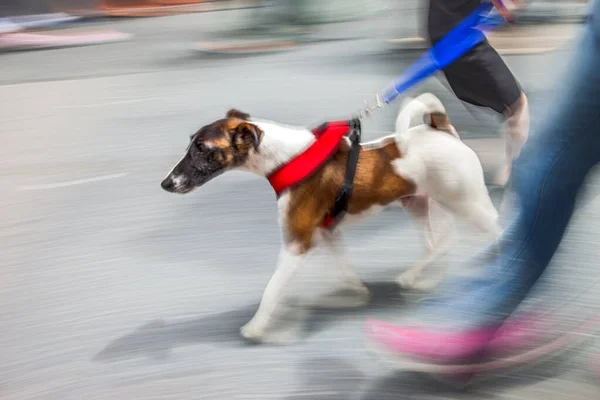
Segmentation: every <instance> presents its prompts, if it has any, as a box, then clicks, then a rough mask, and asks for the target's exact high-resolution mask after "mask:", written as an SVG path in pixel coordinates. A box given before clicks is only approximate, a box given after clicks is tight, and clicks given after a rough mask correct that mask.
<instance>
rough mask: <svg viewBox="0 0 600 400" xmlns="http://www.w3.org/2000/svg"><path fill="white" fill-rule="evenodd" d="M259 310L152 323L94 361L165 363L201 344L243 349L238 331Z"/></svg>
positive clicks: (125, 338) (242, 341)
mask: <svg viewBox="0 0 600 400" xmlns="http://www.w3.org/2000/svg"><path fill="white" fill-rule="evenodd" d="M257 307H258V305H253V306H249V307H244V308H242V309H239V310H234V311H228V312H224V313H220V314H215V315H210V316H207V317H203V318H198V319H194V320H190V321H183V322H176V323H172V324H168V323H165V321H163V320H156V321H152V322H150V323H148V324H145V325H142V326H141V327H139V328H138V329H136V330H135V331H134V332H132V333H130V334H129V335H125V336H123V337H121V338H118V339H116V340H114V341H112V342H111V343H109V344H108V345H107V346H106V347H105V348H104V349H103V350H102V351H101V352H100V353H98V354H97V355H96V356H95V357H94V358H93V360H94V361H118V360H122V359H131V358H136V357H150V358H155V359H165V358H166V357H167V356H168V353H169V351H170V350H171V349H172V348H173V347H180V346H186V345H193V344H199V343H228V344H230V345H231V344H233V345H238V346H244V345H247V343H246V342H244V340H243V338H242V337H241V336H240V335H239V329H240V327H241V326H242V325H244V324H245V323H246V322H248V321H249V320H250V318H252V316H253V315H254V312H255V311H256V309H257Z"/></svg>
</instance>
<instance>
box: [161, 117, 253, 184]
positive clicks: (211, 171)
mask: <svg viewBox="0 0 600 400" xmlns="http://www.w3.org/2000/svg"><path fill="white" fill-rule="evenodd" d="M249 118H250V116H249V115H248V114H245V113H243V112H240V111H238V110H229V111H228V112H227V115H226V116H225V118H224V119H220V120H217V121H215V122H213V123H212V124H209V125H206V126H204V127H202V128H201V129H200V130H199V131H198V132H196V133H195V134H194V135H192V136H191V138H190V144H189V145H188V147H187V149H186V151H185V154H184V155H183V157H182V158H181V160H179V162H178V163H177V164H176V165H175V166H174V167H173V169H172V170H171V172H170V173H169V174H168V175H167V177H166V178H165V179H164V180H163V181H162V183H161V186H162V188H163V189H165V190H166V191H168V192H173V193H189V192H191V191H192V190H194V189H195V188H197V187H199V186H202V185H203V184H205V183H206V182H208V181H210V180H211V179H213V178H215V177H216V176H218V175H220V174H222V173H223V172H225V171H227V170H229V169H233V168H236V167H240V166H242V165H243V164H244V163H245V162H246V160H247V159H248V156H249V155H250V153H251V152H253V151H254V152H255V151H258V147H259V145H260V142H261V140H262V137H263V132H262V131H261V130H260V129H259V128H258V127H257V126H256V125H254V124H252V123H250V122H248V120H249Z"/></svg>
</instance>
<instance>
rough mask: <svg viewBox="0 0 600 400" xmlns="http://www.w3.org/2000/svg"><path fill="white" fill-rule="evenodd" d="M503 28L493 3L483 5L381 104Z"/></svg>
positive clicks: (384, 96) (406, 74)
mask: <svg viewBox="0 0 600 400" xmlns="http://www.w3.org/2000/svg"><path fill="white" fill-rule="evenodd" d="M502 24H504V19H503V18H502V16H501V15H500V13H498V12H497V11H495V10H494V6H493V5H492V4H491V3H485V4H482V5H481V6H479V7H478V8H477V9H476V10H475V11H474V12H473V13H472V14H471V15H469V16H468V17H467V18H465V19H464V20H463V21H462V22H461V23H460V24H459V25H458V26H457V27H456V28H454V29H453V30H452V31H450V32H449V33H448V34H447V35H446V36H444V37H443V38H442V40H440V41H439V42H438V43H436V45H435V46H433V47H432V48H431V49H429V51H427V52H426V53H425V54H423V55H422V56H421V57H420V58H419V59H418V60H417V61H415V62H414V63H413V64H412V65H411V66H410V67H409V68H408V69H407V70H406V71H404V73H403V74H402V75H400V76H399V77H398V78H396V79H395V80H394V82H392V84H391V85H390V86H388V87H387V88H386V89H384V90H383V92H382V93H381V100H382V101H383V102H384V103H385V104H390V103H391V102H392V101H394V100H395V99H396V97H398V96H399V95H400V94H401V93H403V92H404V91H406V90H408V89H409V88H411V87H412V86H414V85H416V84H417V83H419V82H421V81H422V80H424V79H426V78H427V77H429V76H431V75H433V74H434V73H436V72H437V71H439V70H442V69H444V68H446V67H447V66H448V65H450V64H452V63H453V62H454V61H455V60H456V59H458V58H459V57H460V56H462V55H463V54H465V53H466V52H468V51H469V50H471V49H472V48H473V47H475V46H476V45H477V44H479V43H481V42H482V41H484V40H485V34H484V32H486V31H490V30H492V29H494V28H496V27H497V26H500V25H502Z"/></svg>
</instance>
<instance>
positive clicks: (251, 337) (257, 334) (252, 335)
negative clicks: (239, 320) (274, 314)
mask: <svg viewBox="0 0 600 400" xmlns="http://www.w3.org/2000/svg"><path fill="white" fill-rule="evenodd" d="M240 333H241V335H242V336H243V337H244V339H246V340H248V341H250V342H253V343H262V342H264V336H265V327H264V326H263V324H259V323H257V322H256V321H254V320H251V321H250V322H248V323H247V324H246V325H244V326H242V327H241V328H240Z"/></svg>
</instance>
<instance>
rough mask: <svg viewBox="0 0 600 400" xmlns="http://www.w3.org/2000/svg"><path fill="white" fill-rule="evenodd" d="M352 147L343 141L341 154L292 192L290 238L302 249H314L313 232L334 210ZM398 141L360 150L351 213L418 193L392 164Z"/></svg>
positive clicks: (287, 231)
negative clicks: (330, 211)
mask: <svg viewBox="0 0 600 400" xmlns="http://www.w3.org/2000/svg"><path fill="white" fill-rule="evenodd" d="M348 153H349V145H348V143H347V142H342V144H341V145H340V149H339V150H338V152H337V153H336V154H335V155H334V157H332V159H331V160H329V161H328V162H327V163H326V164H325V165H324V166H323V167H322V168H321V169H320V170H319V171H318V172H316V173H315V174H314V175H313V176H312V177H310V178H309V179H308V180H306V181H305V182H303V183H302V184H300V185H299V186H297V187H295V188H292V189H290V193H289V196H290V203H289V207H288V210H287V214H288V215H287V226H286V227H284V232H286V234H287V235H288V237H287V239H288V240H291V241H294V242H296V243H297V244H299V250H300V251H302V252H306V251H308V250H309V249H310V248H311V247H312V239H313V235H314V232H315V231H316V230H317V229H318V228H319V227H320V225H321V223H322V222H323V220H324V218H325V217H326V216H327V213H328V212H329V210H330V209H331V208H332V207H333V204H334V202H335V198H336V197H337V194H338V190H339V188H340V187H341V185H342V183H343V182H344V173H345V171H346V160H347V158H348ZM400 157H401V154H400V151H399V149H398V147H397V145H396V142H395V141H394V140H393V139H392V138H390V140H386V141H384V142H382V144H381V146H380V147H378V148H370V149H361V151H360V153H359V158H358V165H357V170H356V176H355V179H354V188H353V192H352V196H351V198H350V202H349V205H348V207H349V209H348V213H349V214H359V213H361V212H363V211H366V210H367V209H369V208H370V207H372V206H375V205H380V206H385V205H388V204H390V203H392V202H394V201H398V200H399V199H400V198H401V197H403V196H407V195H411V194H414V193H415V189H416V187H415V184H414V183H413V182H410V181H408V180H406V179H403V178H401V177H400V176H398V175H397V174H396V173H395V172H394V170H393V167H392V165H391V162H392V161H393V160H395V159H397V158H400Z"/></svg>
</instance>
